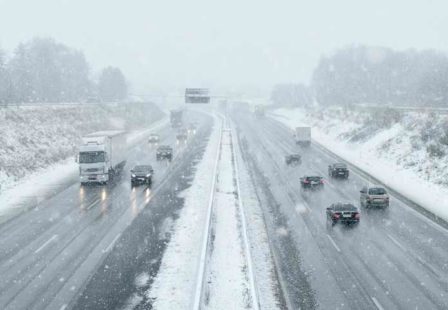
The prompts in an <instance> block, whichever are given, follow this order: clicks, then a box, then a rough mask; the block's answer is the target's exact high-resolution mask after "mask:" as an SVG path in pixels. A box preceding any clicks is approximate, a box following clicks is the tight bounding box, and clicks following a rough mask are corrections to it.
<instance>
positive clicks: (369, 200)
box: [360, 186, 389, 208]
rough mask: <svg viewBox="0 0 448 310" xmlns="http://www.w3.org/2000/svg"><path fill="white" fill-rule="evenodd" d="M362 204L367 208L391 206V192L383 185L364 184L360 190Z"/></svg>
mask: <svg viewBox="0 0 448 310" xmlns="http://www.w3.org/2000/svg"><path fill="white" fill-rule="evenodd" d="M360 193H361V195H360V204H361V207H365V208H371V207H374V208H387V207H389V194H388V193H387V191H386V189H385V188H384V187H382V186H364V187H363V188H362V189H361V191H360Z"/></svg>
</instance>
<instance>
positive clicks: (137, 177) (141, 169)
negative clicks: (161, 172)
mask: <svg viewBox="0 0 448 310" xmlns="http://www.w3.org/2000/svg"><path fill="white" fill-rule="evenodd" d="M153 174H154V170H153V168H152V166H151V165H138V166H135V167H134V168H132V169H131V186H135V185H139V184H147V185H148V186H151V184H152V176H153Z"/></svg>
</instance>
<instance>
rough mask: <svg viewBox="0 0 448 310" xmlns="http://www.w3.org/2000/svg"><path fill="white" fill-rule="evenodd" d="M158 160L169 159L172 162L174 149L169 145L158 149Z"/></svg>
mask: <svg viewBox="0 0 448 310" xmlns="http://www.w3.org/2000/svg"><path fill="white" fill-rule="evenodd" d="M156 159H157V160H162V159H168V160H169V161H171V160H172V159H173V148H172V147H171V146H169V145H161V146H159V147H158V148H157V151H156Z"/></svg>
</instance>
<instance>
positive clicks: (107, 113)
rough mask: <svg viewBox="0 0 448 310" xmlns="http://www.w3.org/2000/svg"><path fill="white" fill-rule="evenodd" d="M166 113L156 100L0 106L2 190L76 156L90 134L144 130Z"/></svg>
mask: <svg viewBox="0 0 448 310" xmlns="http://www.w3.org/2000/svg"><path fill="white" fill-rule="evenodd" d="M162 116H163V113H162V112H161V111H160V110H159V109H158V108H157V107H156V106H155V105H154V104H151V103H148V104H142V103H135V104H132V105H125V104H123V105H102V104H98V105H79V106H76V105H69V106H47V105H44V106H33V107H8V108H0V187H1V190H5V189H8V188H11V187H13V186H16V185H17V183H18V182H19V181H21V180H23V179H25V178H27V177H28V176H29V175H30V174H31V173H35V172H38V171H40V170H42V169H45V168H48V167H49V166H52V165H54V164H56V163H60V162H62V161H64V160H66V159H68V158H69V157H71V156H73V155H74V154H75V152H76V148H77V146H78V145H79V142H80V139H81V137H82V136H83V135H85V134H87V133H90V132H93V131H97V130H107V129H124V130H135V129H138V128H145V127H147V126H148V125H149V124H151V123H153V122H154V121H156V120H158V119H160V118H161V117H162ZM1 194H2V192H0V195H1Z"/></svg>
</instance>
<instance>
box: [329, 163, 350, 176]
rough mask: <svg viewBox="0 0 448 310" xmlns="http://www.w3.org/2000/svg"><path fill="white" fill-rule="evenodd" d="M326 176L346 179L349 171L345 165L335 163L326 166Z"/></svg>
mask: <svg viewBox="0 0 448 310" xmlns="http://www.w3.org/2000/svg"><path fill="white" fill-rule="evenodd" d="M328 175H329V176H330V177H332V178H343V179H348V175H349V171H348V168H347V165H346V164H342V163H335V164H331V165H329V166H328Z"/></svg>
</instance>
